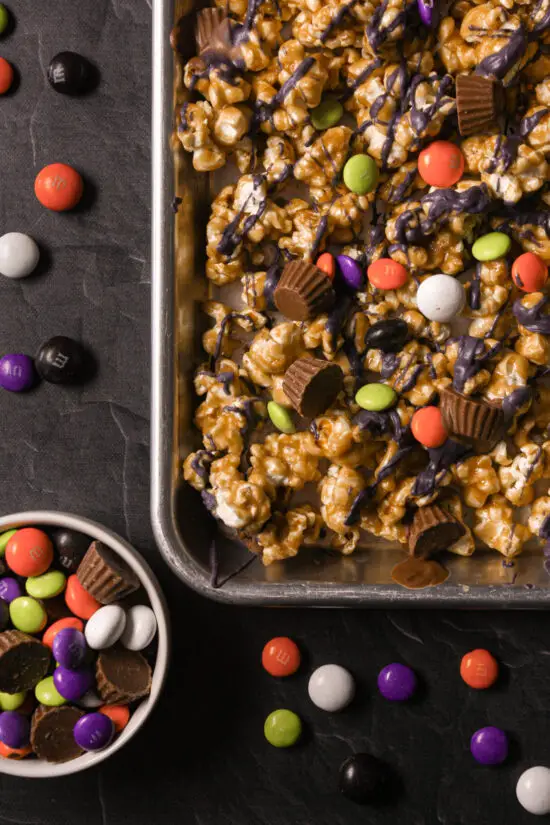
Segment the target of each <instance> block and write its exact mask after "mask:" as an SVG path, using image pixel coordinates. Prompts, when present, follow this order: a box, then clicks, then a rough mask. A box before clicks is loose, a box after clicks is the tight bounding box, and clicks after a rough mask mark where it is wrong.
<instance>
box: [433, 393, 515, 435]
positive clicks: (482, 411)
mask: <svg viewBox="0 0 550 825" xmlns="http://www.w3.org/2000/svg"><path fill="white" fill-rule="evenodd" d="M440 410H441V416H442V418H443V423H444V424H445V427H446V428H447V430H448V431H449V432H451V433H454V434H455V435H459V436H462V437H463V438H469V439H472V440H475V441H483V442H486V443H487V444H490V443H492V442H494V441H496V440H497V439H498V438H499V437H500V435H501V433H502V431H503V426H504V413H503V412H502V409H501V408H500V407H497V406H496V405H495V404H490V403H489V402H488V401H484V400H483V399H480V398H470V396H467V395H462V394H461V393H459V392H456V390H453V389H451V388H446V389H444V390H443V392H442V393H441V402H440Z"/></svg>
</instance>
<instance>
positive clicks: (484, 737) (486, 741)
mask: <svg viewBox="0 0 550 825" xmlns="http://www.w3.org/2000/svg"><path fill="white" fill-rule="evenodd" d="M470 750H471V752H472V756H473V757H474V759H475V760H476V762H479V763H480V765H501V764H502V762H504V761H505V759H506V757H507V756H508V737H507V736H506V734H505V733H504V731H503V730H501V729H500V728H495V727H493V726H492V725H490V726H488V727H486V728H480V729H479V730H477V731H476V732H475V733H474V735H473V736H472V738H471V740H470Z"/></svg>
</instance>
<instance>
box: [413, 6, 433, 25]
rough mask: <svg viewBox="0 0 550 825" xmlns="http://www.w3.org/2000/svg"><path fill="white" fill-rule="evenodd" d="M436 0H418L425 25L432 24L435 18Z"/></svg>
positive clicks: (419, 10)
mask: <svg viewBox="0 0 550 825" xmlns="http://www.w3.org/2000/svg"><path fill="white" fill-rule="evenodd" d="M434 2H435V0H417V5H418V13H419V15H420V19H421V20H422V22H423V23H424V25H425V26H431V25H432V23H433V20H434Z"/></svg>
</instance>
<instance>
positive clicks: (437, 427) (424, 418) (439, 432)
mask: <svg viewBox="0 0 550 825" xmlns="http://www.w3.org/2000/svg"><path fill="white" fill-rule="evenodd" d="M411 430H412V434H413V435H414V437H415V438H416V440H417V441H419V442H420V443H421V444H423V445H424V447H441V445H442V444H444V443H445V441H447V437H448V433H447V430H446V429H445V425H444V424H443V418H442V416H441V411H440V409H439V407H422V409H420V410H417V411H416V412H415V414H414V415H413V417H412V421H411Z"/></svg>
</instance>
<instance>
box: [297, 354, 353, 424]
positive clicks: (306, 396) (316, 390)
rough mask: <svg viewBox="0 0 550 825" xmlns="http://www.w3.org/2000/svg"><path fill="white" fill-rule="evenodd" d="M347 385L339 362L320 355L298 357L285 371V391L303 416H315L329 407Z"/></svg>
mask: <svg viewBox="0 0 550 825" xmlns="http://www.w3.org/2000/svg"><path fill="white" fill-rule="evenodd" d="M343 385H344V374H343V372H342V370H341V369H340V367H339V366H338V365H337V364H330V363H329V362H328V361H323V360H321V359H319V358H298V360H297V361H295V362H294V363H293V364H291V366H290V367H289V368H288V369H287V371H286V372H285V377H284V379H283V392H284V393H285V395H286V396H287V398H288V400H289V401H290V403H291V404H292V406H293V407H294V409H295V410H297V412H299V413H300V415H303V416H305V417H306V418H315V417H316V416H317V415H321V413H324V412H325V410H327V409H328V407H330V405H331V404H332V403H333V401H334V400H335V399H336V397H337V395H338V393H339V392H340V391H341V389H342V387H343Z"/></svg>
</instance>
